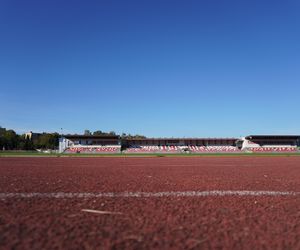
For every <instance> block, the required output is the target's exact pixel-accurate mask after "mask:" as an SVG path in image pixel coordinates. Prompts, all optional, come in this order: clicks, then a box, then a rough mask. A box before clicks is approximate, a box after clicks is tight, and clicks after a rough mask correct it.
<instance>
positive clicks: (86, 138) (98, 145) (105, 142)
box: [59, 135, 300, 154]
mask: <svg viewBox="0 0 300 250" xmlns="http://www.w3.org/2000/svg"><path fill="white" fill-rule="evenodd" d="M299 146H300V136H298V135H249V136H246V137H242V138H141V139H124V138H121V137H120V136H118V135H113V136H111V135H106V136H103V135H101V136H99V135H63V136H62V137H61V138H60V141H59V152H60V153H111V154H113V153H124V154H130V153H241V152H250V153H251V152H274V153H276V152H277V153H280V152H283V153H284V152H299Z"/></svg>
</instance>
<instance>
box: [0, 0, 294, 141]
mask: <svg viewBox="0 0 300 250" xmlns="http://www.w3.org/2000/svg"><path fill="white" fill-rule="evenodd" d="M299 13H300V1H299V0H282V1H276V0H270V1H264V0H258V1H255V0H249V1H243V0H237V1H230V0H220V1H217V0H213V1H212V0H206V1H201V0H197V1H192V0H188V1H186V0H182V1H176V0H149V1H146V0H137V1H129V0H126V1H124V0H120V1H113V0H105V1H100V0H98V1H86V0H82V1H75V0H70V1H66V0H64V1H61V0H59V1H55V0H48V1H47V0H43V1H41V0H38V1H31V0H26V1H23V0H19V1H15V0H1V1H0V126H2V127H7V128H13V129H16V130H17V131H18V132H20V133H21V132H24V131H27V130H33V131H58V132H59V131H60V128H63V131H64V132H65V133H75V132H76V133H81V132H83V130H84V129H90V130H92V131H94V130H98V129H100V130H102V131H111V130H114V131H116V132H117V133H122V132H126V133H133V134H135V133H139V134H144V135H146V136H163V137H168V136H174V137H176V136H182V137H183V136H186V137H197V136H203V137H204V136H205V137H220V136H224V137H231V136H241V135H248V134H276V133H279V134H300V14H299Z"/></svg>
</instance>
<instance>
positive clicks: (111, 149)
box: [64, 146, 121, 154]
mask: <svg viewBox="0 0 300 250" xmlns="http://www.w3.org/2000/svg"><path fill="white" fill-rule="evenodd" d="M120 149H121V147H120V146H97V147H84V146H80V147H69V148H66V149H65V151H64V152H65V153H87V154H88V153H119V152H120Z"/></svg>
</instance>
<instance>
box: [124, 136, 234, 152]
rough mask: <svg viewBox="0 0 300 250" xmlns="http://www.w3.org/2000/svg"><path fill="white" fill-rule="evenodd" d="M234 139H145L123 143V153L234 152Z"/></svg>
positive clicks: (128, 140)
mask: <svg viewBox="0 0 300 250" xmlns="http://www.w3.org/2000/svg"><path fill="white" fill-rule="evenodd" d="M236 141H237V139H236V138H145V139H127V140H124V141H123V147H122V148H123V149H124V151H123V152H124V153H184V152H185V153H197V152H199V153H201V152H236V151H238V149H237V148H236V146H235V142H236Z"/></svg>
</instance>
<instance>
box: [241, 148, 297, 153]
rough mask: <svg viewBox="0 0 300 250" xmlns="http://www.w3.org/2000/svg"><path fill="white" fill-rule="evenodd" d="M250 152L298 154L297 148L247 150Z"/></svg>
mask: <svg viewBox="0 0 300 250" xmlns="http://www.w3.org/2000/svg"><path fill="white" fill-rule="evenodd" d="M247 150H248V151H252V152H296V151H297V148H296V147H255V148H247Z"/></svg>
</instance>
